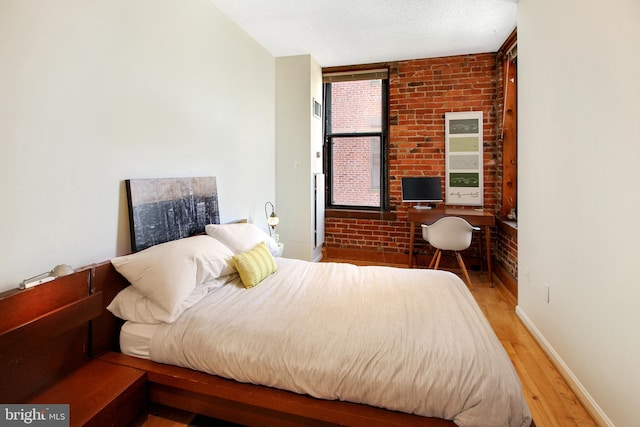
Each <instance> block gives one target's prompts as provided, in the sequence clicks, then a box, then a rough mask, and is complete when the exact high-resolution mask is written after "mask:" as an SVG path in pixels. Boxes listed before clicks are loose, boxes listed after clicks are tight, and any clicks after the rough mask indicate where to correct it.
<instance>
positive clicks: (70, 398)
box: [27, 360, 147, 427]
mask: <svg viewBox="0 0 640 427" xmlns="http://www.w3.org/2000/svg"><path fill="white" fill-rule="evenodd" d="M146 394H147V393H146V374H145V372H144V371H141V370H138V369H134V368H131V367H128V366H124V365H121V364H114V363H108V362H104V361H101V360H92V361H90V362H89V363H87V364H86V365H84V366H82V367H81V368H79V369H76V370H75V371H73V372H72V373H71V374H69V375H68V376H66V377H65V378H63V379H62V380H60V381H58V382H56V383H55V384H53V385H52V386H50V387H49V388H47V389H45V390H43V391H42V392H40V393H39V394H37V395H36V396H34V397H33V398H31V399H30V400H29V401H28V402H27V403H33V404H47V403H50V404H54V403H68V404H69V410H70V425H71V426H96V427H103V426H127V425H129V424H130V423H132V422H133V421H134V420H137V419H139V417H141V416H146V410H147V396H146Z"/></svg>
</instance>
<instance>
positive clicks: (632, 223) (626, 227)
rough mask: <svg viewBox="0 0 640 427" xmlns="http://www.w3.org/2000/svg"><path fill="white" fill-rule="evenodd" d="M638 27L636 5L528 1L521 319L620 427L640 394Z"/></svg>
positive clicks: (524, 16) (521, 50)
mask: <svg viewBox="0 0 640 427" xmlns="http://www.w3.org/2000/svg"><path fill="white" fill-rule="evenodd" d="M639 20H640V3H639V2H637V1H636V0H615V1H613V2H608V3H602V2H600V1H597V0H565V1H561V2H558V1H556V0H520V2H519V3H518V72H519V78H518V91H519V93H518V115H519V123H518V130H519V142H518V144H519V155H518V162H519V166H518V172H519V176H518V183H519V184H518V185H519V188H518V195H519V205H518V232H519V235H518V252H519V265H518V271H519V272H520V280H519V311H520V314H521V315H522V317H523V318H524V319H525V320H526V321H529V322H531V324H532V325H533V327H534V329H535V330H537V332H538V333H540V334H541V335H542V336H543V339H544V340H546V342H547V343H548V345H549V348H550V349H551V350H552V352H554V353H555V355H556V356H557V357H558V358H559V360H560V362H561V363H563V364H565V365H566V367H568V369H569V372H570V374H571V375H573V376H574V378H575V379H576V380H577V383H578V385H579V386H581V387H583V389H584V390H583V391H584V392H585V393H586V395H587V397H588V398H591V399H593V403H594V404H595V405H596V409H599V410H600V411H601V412H600V414H599V418H600V421H603V422H605V423H613V424H614V425H616V426H620V427H624V426H632V425H637V423H638V414H639V413H638V396H639V395H640V369H639V368H638V361H639V360H640V332H639V331H638V325H640V310H638V302H639V301H640V281H639V279H638V277H639V276H638V265H640V261H639V258H638V257H639V255H640V252H639V250H638V247H639V244H640V227H639V226H638V221H637V219H636V216H637V213H638V212H640V192H639V191H638V189H637V188H636V186H635V184H636V181H637V179H636V176H637V174H638V170H640V137H639V136H638V135H639V133H638V123H640V119H639V115H640V108H639V107H638V100H639V99H640V79H639V75H638V69H639V68H640V43H639V41H640V25H638V21H639ZM545 283H547V284H548V285H549V286H550V302H549V303H546V302H545V300H544V288H545Z"/></svg>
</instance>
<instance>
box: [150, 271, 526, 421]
mask: <svg viewBox="0 0 640 427" xmlns="http://www.w3.org/2000/svg"><path fill="white" fill-rule="evenodd" d="M277 262H278V270H277V271H276V272H275V273H274V274H272V275H271V276H269V277H268V278H267V279H265V280H264V281H263V282H261V283H260V284H259V285H258V286H256V287H255V288H251V289H246V288H244V287H243V286H242V284H241V283H240V281H239V279H237V275H231V276H229V277H230V278H236V279H234V280H233V281H231V282H229V283H227V284H225V285H224V286H221V287H217V288H215V289H214V290H213V291H211V293H209V294H208V295H207V296H206V297H205V298H204V299H202V300H201V301H200V302H199V303H197V304H196V305H194V306H193V307H191V308H190V309H188V310H187V311H185V312H184V313H183V314H182V315H181V316H180V317H179V318H178V319H177V320H176V321H175V322H174V323H172V324H158V325H154V326H155V331H154V332H153V337H152V338H151V342H150V358H151V359H152V360H154V361H156V362H161V363H168V364H172V365H178V366H183V367H188V368H192V369H196V370H199V371H204V372H208V373H211V374H215V375H219V376H222V377H226V378H232V379H235V380H237V381H241V382H247V383H254V384H262V385H266V386H270V387H276V388H281V389H285V390H290V391H293V392H297V393H304V394H309V395H311V396H314V397H317V398H322V399H339V400H345V401H350V402H356V403H365V404H369V405H372V406H378V407H383V408H387V409H392V410H398V411H403V412H407V413H413V414H418V415H422V416H432V417H439V418H444V419H448V420H453V421H454V422H455V423H456V424H458V425H460V426H466V427H473V426H486V427H496V426H528V425H529V424H530V421H531V417H530V414H529V409H528V408H527V405H526V403H525V400H524V398H523V395H522V390H521V386H520V381H519V379H518V377H517V375H516V373H515V370H514V369H513V366H512V365H511V361H510V360H509V358H508V356H507V354H506V352H505V351H504V349H503V347H502V345H501V344H500V342H499V340H498V339H497V337H496V336H495V333H494V332H493V330H492V329H491V326H490V325H489V323H488V322H487V320H486V319H485V317H484V315H483V314H482V312H481V311H480V308H479V307H478V306H477V304H476V302H475V300H474V299H473V297H472V295H471V294H470V293H469V291H468V290H467V287H466V286H465V284H464V283H463V282H462V281H461V280H460V279H459V278H458V277H457V276H455V275H453V274H451V273H448V272H443V271H433V270H418V269H397V268H389V267H357V266H354V265H350V264H335V263H310V262H305V261H298V260H292V259H283V258H278V259H277Z"/></svg>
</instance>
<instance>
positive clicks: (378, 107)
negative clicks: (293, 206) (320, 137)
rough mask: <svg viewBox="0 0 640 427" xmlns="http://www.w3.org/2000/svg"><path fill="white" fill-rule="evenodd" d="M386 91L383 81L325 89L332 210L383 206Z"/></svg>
mask: <svg viewBox="0 0 640 427" xmlns="http://www.w3.org/2000/svg"><path fill="white" fill-rule="evenodd" d="M383 87H384V86H383V81H382V80H381V79H371V80H354V81H341V82H333V83H328V84H327V85H326V86H325V90H326V99H327V102H329V104H328V107H329V109H328V111H327V112H326V115H325V117H326V118H327V126H326V137H327V142H328V143H329V144H330V150H329V152H328V155H329V162H330V163H329V167H330V171H329V179H330V181H329V188H330V195H329V197H330V198H329V201H330V204H331V205H332V206H349V207H381V206H382V193H381V179H382V174H381V170H382V167H383V161H382V160H383V159H382V155H383V150H382V146H383V138H384V135H383V130H384V129H383V128H384V126H383V123H384V121H383V117H384V116H383V114H384V112H385V106H384V104H383V102H384V99H385V96H384V93H383ZM325 105H327V104H326V103H325Z"/></svg>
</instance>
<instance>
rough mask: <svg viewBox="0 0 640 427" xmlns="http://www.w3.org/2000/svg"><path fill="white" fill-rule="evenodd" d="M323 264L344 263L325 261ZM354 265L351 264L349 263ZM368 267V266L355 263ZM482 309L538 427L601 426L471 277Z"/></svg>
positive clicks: (499, 291)
mask: <svg viewBox="0 0 640 427" xmlns="http://www.w3.org/2000/svg"><path fill="white" fill-rule="evenodd" d="M323 261H340V260H330V259H325V260H323ZM348 262H351V261H348ZM354 263H356V264H360V265H364V264H366V263H365V262H354ZM470 275H471V280H472V281H473V284H474V287H475V290H474V291H472V294H473V296H474V297H475V299H476V301H477V302H478V305H479V306H480V307H481V308H482V311H483V312H484V313H485V316H487V319H488V320H489V323H491V326H492V327H493V329H494V331H495V332H496V335H497V336H498V338H499V339H500V341H501V342H502V345H503V346H504V348H505V349H506V351H507V353H508V354H509V357H510V358H511V361H512V362H513V365H514V367H515V369H516V372H517V373H518V375H519V376H520V381H521V382H522V387H523V390H524V394H525V398H526V400H527V404H528V405H529V409H530V410H531V413H532V415H533V419H534V420H535V422H536V427H573V426H576V427H595V426H597V424H596V423H595V422H594V420H593V419H592V418H591V416H590V415H589V413H588V412H587V411H586V409H585V408H584V407H583V406H582V404H581V403H580V402H579V401H578V399H577V398H576V396H575V394H574V393H573V391H572V390H571V388H570V387H569V386H568V385H567V383H566V382H565V381H564V379H563V378H562V376H561V375H560V374H559V373H558V371H557V370H556V369H555V367H554V366H553V364H552V363H551V361H550V360H549V358H548V357H547V356H546V354H545V353H544V351H543V350H542V349H541V348H540V346H539V345H538V343H537V342H536V341H535V339H534V338H533V337H532V336H531V335H530V334H529V331H527V329H526V328H525V327H524V325H523V324H522V322H521V321H520V319H519V318H518V316H517V315H516V313H515V306H516V301H515V298H514V297H513V296H512V295H511V294H510V293H509V292H508V291H507V290H506V289H505V288H503V287H502V286H495V287H493V288H492V287H490V286H489V282H488V280H487V278H486V277H485V276H484V275H480V274H479V273H473V272H471V273H470ZM192 417H193V414H187V413H183V412H181V411H173V410H171V409H168V408H162V407H152V408H151V413H150V415H149V418H148V419H147V421H146V422H145V423H144V424H143V425H144V427H179V426H185V425H188V423H189V421H190V420H191V418H192Z"/></svg>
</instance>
